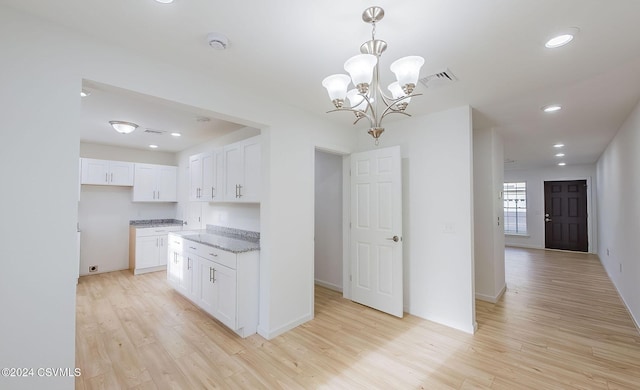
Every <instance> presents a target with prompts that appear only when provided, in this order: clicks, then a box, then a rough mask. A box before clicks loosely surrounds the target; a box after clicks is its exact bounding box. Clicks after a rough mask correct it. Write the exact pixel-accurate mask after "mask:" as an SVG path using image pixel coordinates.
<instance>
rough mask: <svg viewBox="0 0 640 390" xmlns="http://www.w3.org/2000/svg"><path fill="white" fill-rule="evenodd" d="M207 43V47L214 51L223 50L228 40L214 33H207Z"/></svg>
mask: <svg viewBox="0 0 640 390" xmlns="http://www.w3.org/2000/svg"><path fill="white" fill-rule="evenodd" d="M207 41H208V42H209V46H211V47H212V48H214V49H216V50H224V49H226V48H227V45H228V44H229V38H227V37H225V36H224V35H222V34H220V33H216V32H212V33H209V34H208V35H207Z"/></svg>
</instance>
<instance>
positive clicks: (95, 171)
mask: <svg viewBox="0 0 640 390" xmlns="http://www.w3.org/2000/svg"><path fill="white" fill-rule="evenodd" d="M81 161H82V162H81V164H80V165H81V167H80V183H81V184H97V185H111V186H132V185H133V177H134V164H133V163H130V162H123V161H109V160H97V159H92V158H83V159H81Z"/></svg>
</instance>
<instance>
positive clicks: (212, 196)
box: [211, 187, 215, 199]
mask: <svg viewBox="0 0 640 390" xmlns="http://www.w3.org/2000/svg"><path fill="white" fill-rule="evenodd" d="M213 191H215V188H213V187H211V199H213V198H214V197H215V195H213Z"/></svg>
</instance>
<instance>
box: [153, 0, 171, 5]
mask: <svg viewBox="0 0 640 390" xmlns="http://www.w3.org/2000/svg"><path fill="white" fill-rule="evenodd" d="M156 1H157V2H158V3H162V4H170V3H173V0H156Z"/></svg>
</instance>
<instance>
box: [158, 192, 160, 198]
mask: <svg viewBox="0 0 640 390" xmlns="http://www.w3.org/2000/svg"><path fill="white" fill-rule="evenodd" d="M158 200H160V190H158Z"/></svg>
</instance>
